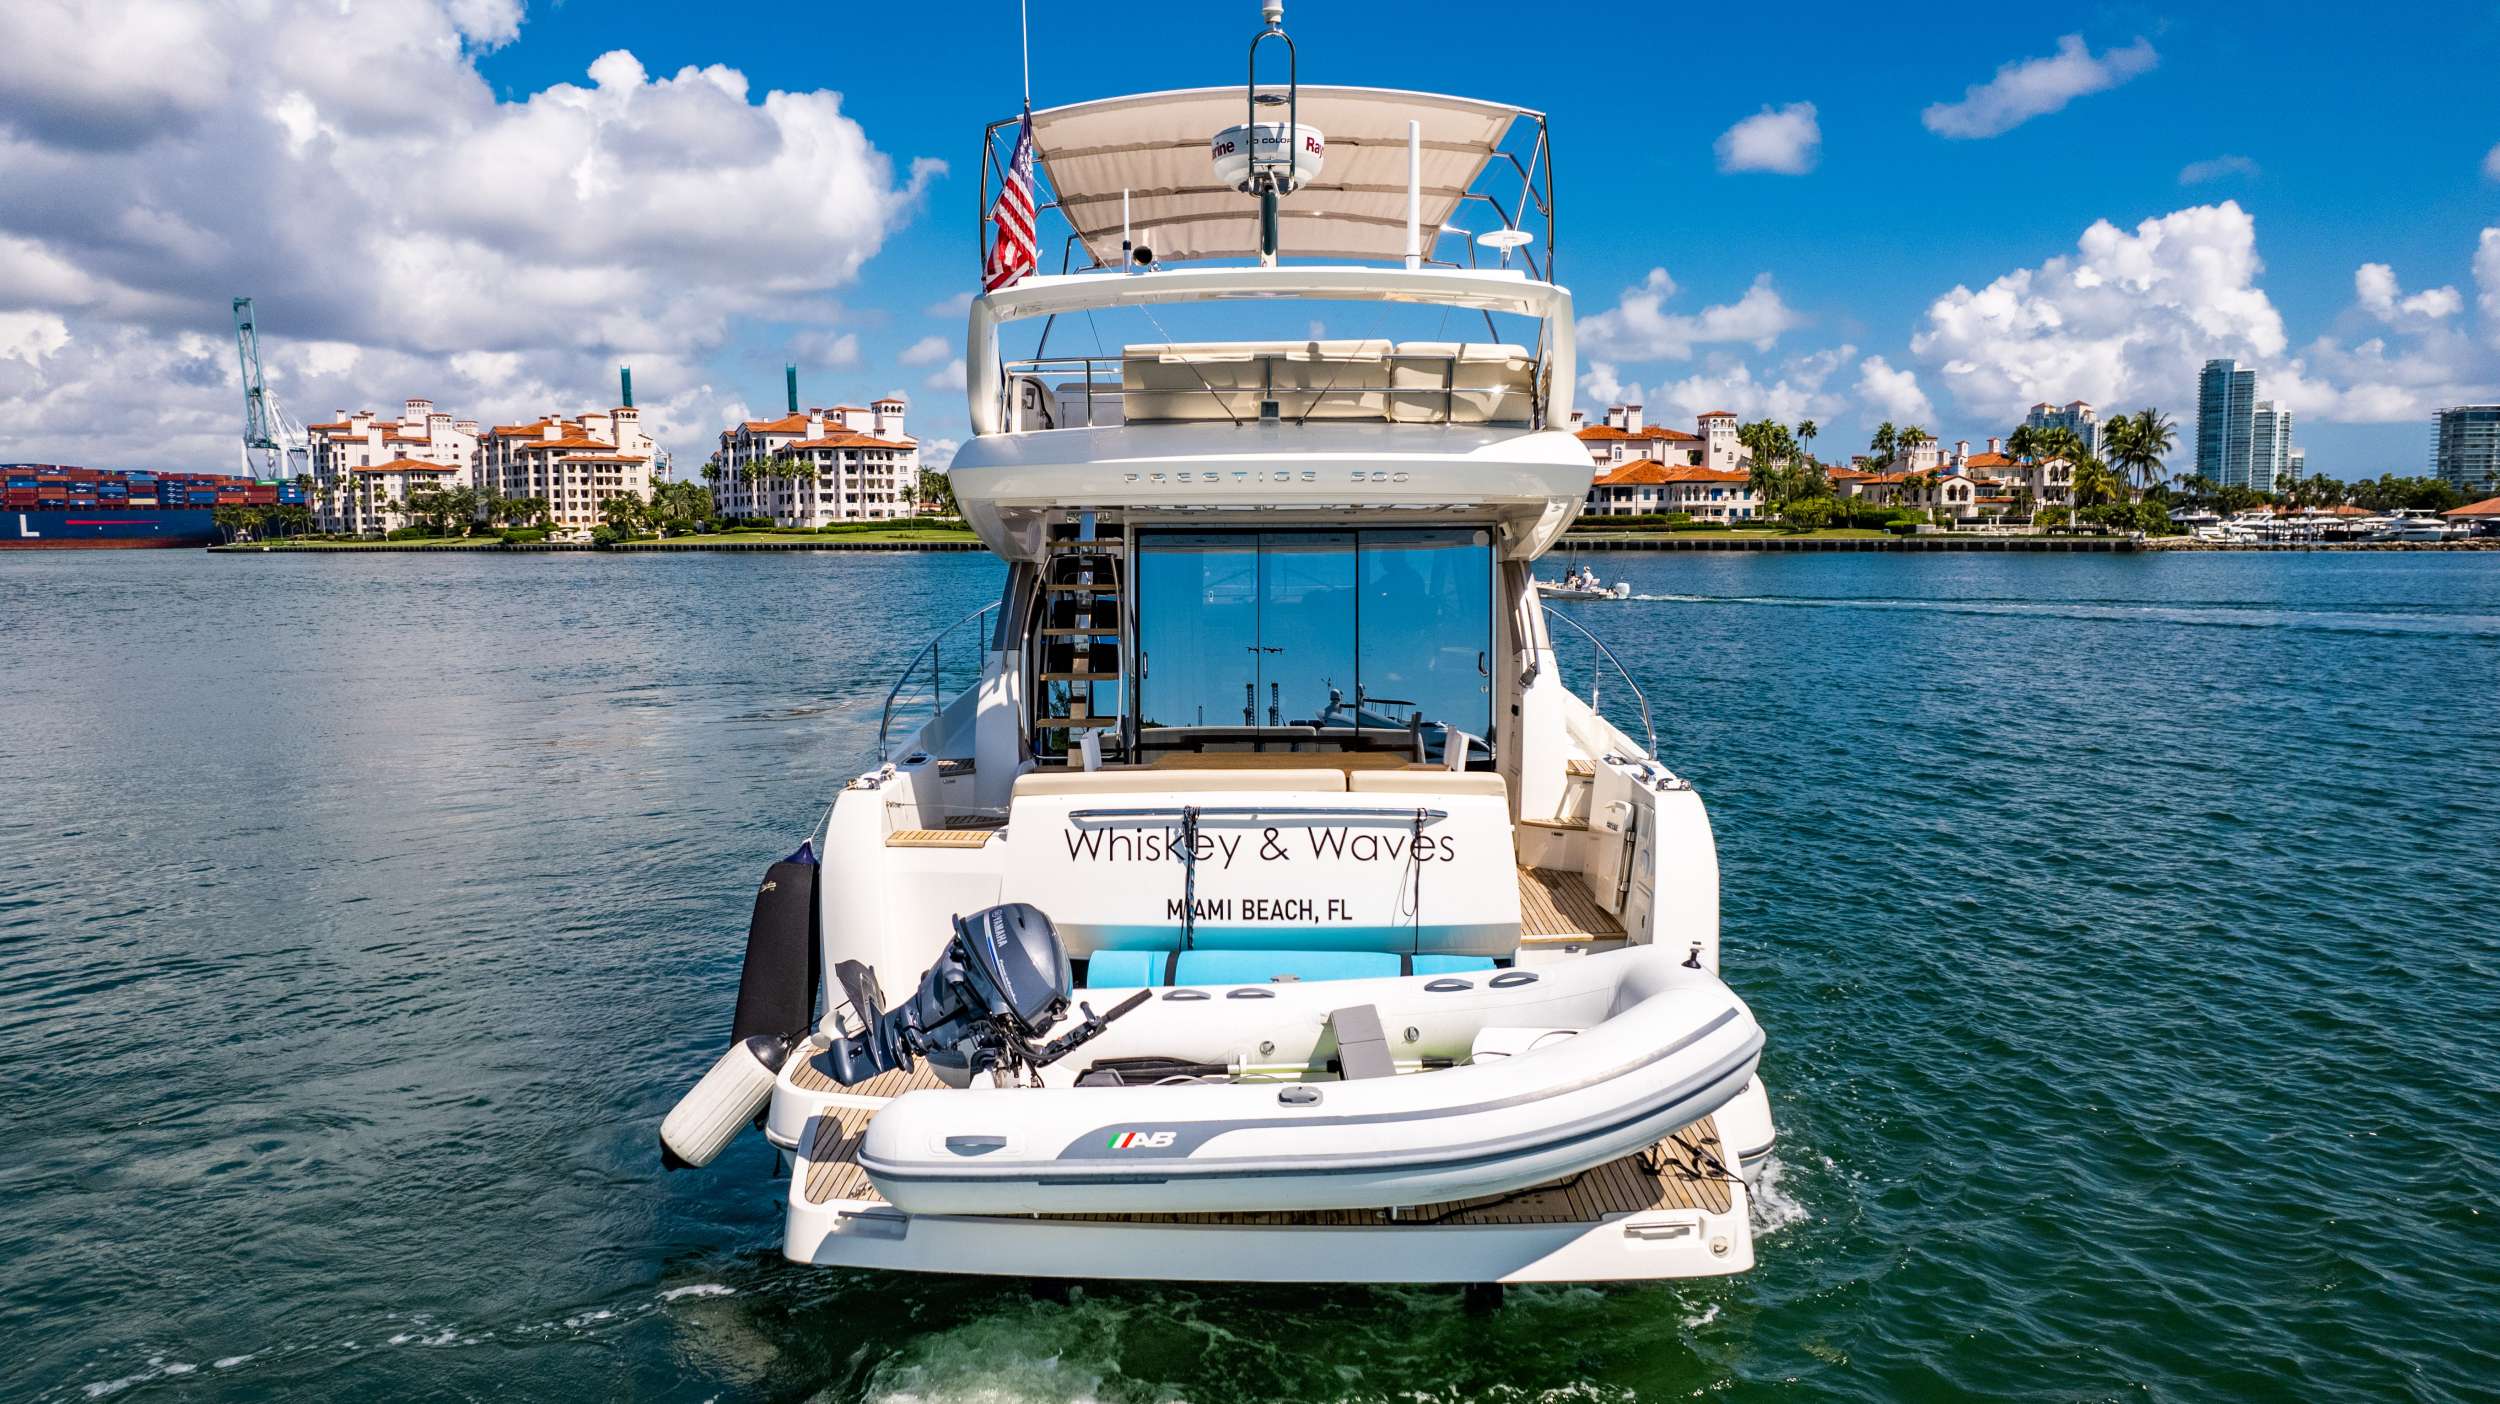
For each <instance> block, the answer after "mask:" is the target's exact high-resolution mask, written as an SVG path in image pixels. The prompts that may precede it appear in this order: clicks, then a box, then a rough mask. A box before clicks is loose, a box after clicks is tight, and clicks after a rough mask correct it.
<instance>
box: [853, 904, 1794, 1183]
mask: <svg viewBox="0 0 2500 1404" xmlns="http://www.w3.org/2000/svg"><path fill="white" fill-rule="evenodd" d="M997 952H1004V955H1003V957H1001V956H999V955H997V954H995V953H997ZM1067 968H1068V960H1067V957H1066V955H1065V953H1064V950H1063V949H1062V948H1061V947H1060V945H1059V942H1058V938H1057V936H1056V934H1055V933H1054V932H1053V930H1052V928H1051V925H1050V922H1049V921H1048V919H1047V918H1045V917H1043V916H1042V915H1041V913H1039V912H1038V911H1036V910H1035V909H1033V908H1032V907H1029V906H1025V905H1023V904H1014V905H1011V906H1008V907H1000V908H993V909H991V910H989V911H986V912H981V913H976V914H975V915H973V916H970V917H966V918H964V919H963V920H962V921H961V922H960V923H959V924H958V930H957V938H956V941H955V942H954V943H953V944H952V945H950V948H949V951H948V954H947V955H946V956H945V957H944V958H942V959H941V961H940V962H939V965H938V967H936V968H935V969H933V970H932V971H931V973H930V976H929V977H928V978H927V979H926V980H924V982H923V986H922V990H921V993H920V995H919V996H918V997H916V998H915V999H914V1000H913V1001H912V1002H911V1003H909V1004H907V1005H905V1006H903V1007H901V1008H898V1009H896V1010H895V1011H893V1012H891V1013H881V1014H879V1015H877V1016H876V1018H875V1020H874V1022H872V1023H871V1025H870V1027H868V1028H867V1030H866V1031H865V1032H863V1033H862V1034H860V1035H858V1036H855V1037H852V1038H849V1039H846V1040H842V1041H839V1042H835V1043H833V1044H831V1045H830V1046H829V1047H828V1048H827V1049H826V1053H825V1056H826V1057H827V1058H828V1059H829V1061H830V1063H831V1066H832V1069H833V1072H834V1076H835V1077H836V1079H837V1080H839V1081H842V1082H845V1083H850V1084H856V1083H859V1082H865V1081H866V1080H868V1079H869V1078H871V1077H874V1076H876V1075H879V1074H882V1073H886V1072H892V1071H906V1072H907V1071H909V1070H910V1067H911V1064H912V1061H913V1057H914V1053H913V1050H914V1049H915V1048H917V1049H919V1050H920V1056H927V1057H930V1058H931V1060H932V1065H933V1067H935V1068H936V1069H937V1070H938V1073H939V1077H940V1078H941V1079H942V1080H945V1081H947V1082H950V1083H951V1082H954V1081H955V1080H956V1077H957V1076H961V1077H964V1078H965V1079H966V1081H967V1085H966V1086H964V1087H962V1088H960V1089H959V1088H957V1087H953V1086H945V1087H931V1088H922V1089H921V1090H917V1091H910V1092H906V1093H904V1094H903V1095H902V1096H900V1097H897V1098H895V1099H894V1100H893V1101H892V1102H891V1103H890V1104H888V1105H887V1106H885V1107H884V1109H883V1110H881V1111H880V1112H878V1114H877V1116H876V1118H875V1120H874V1121H873V1122H871V1123H870V1124H869V1126H868V1128H867V1133H866V1137H865V1139H864V1141H863V1143H862V1144H861V1146H860V1147H859V1150H858V1154H857V1159H858V1164H859V1166H860V1167H861V1169H863V1170H864V1171H866V1173H867V1175H868V1178H869V1179H870V1181H871V1182H873V1183H874V1184H875V1186H876V1188H877V1191H878V1192H879V1193H880V1194H882V1195H883V1196H884V1197H885V1198H886V1200H887V1202H889V1203H891V1204H893V1205H894V1206H895V1207H896V1208H898V1209H901V1210H903V1211H904V1212H906V1213H912V1214H1071V1213H1122V1214H1163V1213H1204V1212H1247V1211H1275V1210H1309V1209H1362V1208H1374V1207H1382V1206H1389V1205H1404V1204H1432V1203H1443V1202H1448V1201H1453V1200H1462V1199H1468V1198H1472V1197H1475V1196H1479V1195H1498V1194H1506V1193H1509V1192H1511V1191H1514V1190H1521V1189H1525V1188H1528V1187H1530V1186H1533V1185H1539V1184H1544V1183H1548V1182H1551V1181H1553V1180H1556V1179H1559V1178H1562V1177H1565V1176H1569V1175H1575V1174H1578V1173H1580V1172H1582V1171H1585V1170H1588V1169H1591V1168H1592V1167H1595V1166H1598V1165H1602V1164H1604V1163H1606V1162H1607V1161H1610V1160H1614V1159H1616V1158H1618V1157H1621V1156H1624V1155H1629V1154H1632V1153H1633V1152H1636V1151H1638V1150H1640V1149H1642V1148H1643V1147H1646V1146H1649V1145H1651V1144H1653V1143H1655V1142H1657V1141H1658V1140H1659V1139H1660V1138H1661V1137H1664V1136H1667V1135H1669V1134H1671V1133H1673V1132H1675V1131H1676V1130H1678V1129H1680V1128H1682V1127H1685V1126H1688V1125H1690V1124H1692V1123H1693V1122H1695V1121H1698V1120H1700V1119H1701V1118H1703V1117H1705V1116H1708V1115H1710V1114H1711V1113H1712V1112H1715V1111H1717V1110H1718V1109H1719V1108H1721V1107H1722V1106H1725V1105H1726V1104H1727V1103H1728V1102H1730V1101H1732V1100H1733V1099H1734V1098H1735V1097H1736V1095H1737V1093H1738V1092H1739V1091H1740V1090H1741V1089H1743V1087H1744V1086H1745V1084H1746V1082H1747V1081H1748V1080H1749V1079H1750V1078H1751V1077H1752V1075H1753V1070H1754V1064H1755V1062H1756V1060H1757V1059H1758V1058H1759V1056H1760V1054H1761V1050H1762V1029H1761V1027H1760V1026H1759V1025H1758V1024H1756V1023H1755V1022H1754V1018H1753V1015H1752V1013H1751V1012H1750V1011H1749V1010H1747V1009H1746V1007H1745V1005H1744V1002H1743V1001H1742V1000H1740V999H1738V998H1737V997H1736V995H1735V994H1734V993H1733V992H1732V991H1730V990H1729V989H1728V987H1727V986H1726V985H1725V984H1723V983H1721V982H1720V980H1719V979H1718V977H1717V976H1715V975H1713V974H1710V973H1709V972H1707V971H1704V970H1701V969H1699V968H1698V967H1695V966H1688V965H1683V964H1679V963H1678V962H1677V960H1676V958H1675V956H1674V954H1673V953H1672V952H1670V951H1666V950H1662V949H1660V948H1658V947H1655V946H1641V947H1634V948H1629V949H1625V950H1621V951H1615V952H1611V953H1608V954H1605V955H1600V956H1593V957H1591V958H1589V959H1587V960H1583V961H1577V962H1571V963H1568V964H1564V965H1559V966H1556V967H1553V968H1550V969H1545V970H1520V969H1510V970H1483V971H1477V972H1471V973H1469V974H1465V975H1459V974H1441V975H1412V976H1402V977H1401V976H1393V977H1390V978H1385V979H1350V980H1324V981H1312V982H1308V983H1304V982H1298V981H1287V982H1282V983H1263V984H1256V985H1232V986H1229V987H1226V986H1222V985H1218V986H1214V987H1208V986H1199V985H1181V986H1176V987H1169V988H1154V987H1146V988H1137V989H1133V990H1132V989H1122V988H1119V987H1117V986H1114V987H1111V988H1108V989H1101V990H1100V994H1099V997H1100V998H1101V999H1103V1000H1105V1001H1106V1002H1108V1001H1111V1000H1114V999H1117V1001H1118V1002H1117V1003H1116V1004H1113V1005H1112V1006H1111V1009H1112V1012H1111V1013H1110V1014H1109V1015H1107V1016H1100V1017H1098V1016H1096V1015H1094V1014H1093V1012H1092V1010H1091V1009H1090V1008H1087V1009H1086V1010H1085V1014H1084V1017H1083V1018H1082V1019H1081V1020H1080V1021H1079V1022H1078V1023H1077V1024H1076V1025H1075V1026H1074V1028H1073V1029H1072V1030H1071V1031H1070V1032H1069V1033H1068V1034H1066V1035H1063V1036H1062V1037H1061V1038H1060V1039H1058V1040H1055V1041H1053V1042H1051V1043H1047V1044H1044V1043H1037V1042H1036V1041H1035V1040H1037V1039H1039V1038H1040V1037H1041V1036H1042V1035H1044V1034H1047V1033H1048V1032H1049V1031H1050V1027H1051V1024H1052V1021H1051V1020H1050V1019H1049V1018H1047V1017H1042V1018H1039V1019H1036V1018H1035V1017H1033V1016H1034V1015H1035V1014H1036V1013H1037V1012H1040V1013H1043V1014H1045V1016H1046V1013H1047V1011H1049V1010H1052V1009H1060V1010H1065V1009H1066V1008H1067V1005H1068V1002H1069V1000H1070V999H1071V997H1072V991H1071V989H1070V987H1069V986H1068V985H1067V984H1065V983H1063V982H1064V981H1066V980H1067V978H1068V976H1067V973H1066V972H1067ZM1140 968H1141V971H1142V970H1143V969H1144V968H1145V966H1144V963H1141V964H1140ZM1099 988H1100V987H1098V986H1093V985H1089V987H1088V989H1089V992H1091V991H1093V990H1096V989H1099ZM957 992H960V993H957ZM853 997H854V1000H855V1001H858V1000H860V999H862V998H863V996H862V995H861V994H859V993H857V992H855V993H854V996H853ZM865 998H867V999H868V1000H870V1001H871V1002H872V1003H873V996H865ZM985 1021H986V1022H985ZM924 1026H925V1027H924ZM946 1039H953V1040H955V1041H954V1042H953V1043H952V1044H948V1043H946V1042H944V1041H943V1040H946ZM1079 1046H1082V1047H1084V1048H1085V1051H1086V1056H1085V1057H1084V1058H1082V1059H1075V1058H1070V1057H1068V1056H1067V1055H1069V1054H1070V1053H1072V1052H1073V1051H1074V1050H1075V1049H1076V1048H1077V1047H1079ZM1045 1059H1046V1060H1047V1061H1043V1060H1045ZM950 1073H952V1074H954V1076H950V1075H949V1074H950ZM983 1073H987V1074H990V1077H987V1078H983V1077H979V1076H975V1075H976V1074H983ZM988 1082H994V1083H995V1085H983V1084H984V1083H988Z"/></svg>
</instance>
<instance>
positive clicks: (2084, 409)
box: [2023, 400, 2101, 458]
mask: <svg viewBox="0 0 2500 1404" xmlns="http://www.w3.org/2000/svg"><path fill="white" fill-rule="evenodd" d="M2023 423H2024V425H2026V426H2027V427H2029V428H2033V429H2070V430H2073V431H2074V435H2075V437H2076V438H2078V439H2081V440H2082V441H2083V451H2084V452H2085V453H2088V454H2090V455H2092V456H2093V457H2094V458H2098V457H2100V456H2101V416H2100V414H2099V413H2098V412H2097V411H2095V410H2094V409H2093V408H2092V406H2091V405H2090V404H2088V403H2086V402H2084V401H2082V400H2075V401H2071V402H2069V403H2067V404H2063V405H2052V404H2050V403H2048V402H2047V401H2045V400H2044V401H2042V402H2041V403H2039V404H2036V405H2033V406H2032V407H2031V413H2029V414H2026V415H2024V416H2023Z"/></svg>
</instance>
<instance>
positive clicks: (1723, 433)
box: [1699, 410, 1753, 473]
mask: <svg viewBox="0 0 2500 1404" xmlns="http://www.w3.org/2000/svg"><path fill="white" fill-rule="evenodd" d="M1699 423H1700V429H1701V438H1702V456H1701V462H1702V466H1703V467H1705V468H1710V469H1714V470H1716V471H1718V472H1722V473H1739V472H1743V471H1745V470H1747V469H1750V468H1751V467H1753V451H1752V450H1751V449H1748V448H1746V447H1745V446H1744V445H1743V444H1740V443H1738V442H1737V441H1736V416H1735V415H1732V414H1730V413H1728V412H1727V411H1726V410H1712V411H1710V413H1708V414H1705V415H1703V416H1701V419H1700V422H1699Z"/></svg>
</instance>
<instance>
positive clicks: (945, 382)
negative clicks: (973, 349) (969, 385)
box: [920, 356, 964, 390]
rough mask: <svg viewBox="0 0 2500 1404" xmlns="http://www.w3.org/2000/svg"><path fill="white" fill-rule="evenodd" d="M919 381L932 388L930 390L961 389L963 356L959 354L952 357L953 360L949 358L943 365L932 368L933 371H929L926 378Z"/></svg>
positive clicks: (962, 386) (962, 385) (962, 384)
mask: <svg viewBox="0 0 2500 1404" xmlns="http://www.w3.org/2000/svg"><path fill="white" fill-rule="evenodd" d="M920 383H921V384H923V385H925V386H927V387H929V388H930V389H932V390H961V389H963V388H964V358H963V357H961V356H957V357H956V358H955V359H953V360H951V361H949V362H947V363H946V364H945V365H942V366H940V367H938V368H937V369H936V370H933V371H931V372H929V375H928V378H927V379H925V380H923V381H921V382H920Z"/></svg>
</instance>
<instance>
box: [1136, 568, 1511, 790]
mask: <svg viewBox="0 0 2500 1404" xmlns="http://www.w3.org/2000/svg"><path fill="white" fill-rule="evenodd" d="M1492 605H1493V550H1492V545H1491V542H1490V539H1489V538H1488V537H1487V535H1486V534H1485V533H1483V532H1481V531H1474V530H1470V529H1465V528H1459V529H1423V530H1383V531H1353V532H1320V531H1308V532H1158V533H1151V534H1148V535H1145V536H1143V537H1141V539H1140V540H1139V542H1138V555H1137V608H1138V643H1139V650H1140V663H1141V668H1140V677H1139V680H1138V717H1139V720H1140V722H1141V723H1142V724H1143V725H1144V726H1146V727H1149V728H1167V727H1170V728H1196V727H1221V728H1225V729H1228V730H1230V729H1237V728H1249V729H1254V730H1257V731H1259V732H1262V733H1266V732H1274V733H1276V735H1277V736H1278V737H1279V738H1280V739H1282V738H1286V737H1290V736H1295V735H1305V736H1314V737H1318V736H1330V735H1335V736H1340V737H1343V738H1346V739H1351V740H1355V741H1358V742H1373V741H1377V742H1378V743H1379V744H1381V745H1384V746H1388V745H1401V744H1404V743H1405V738H1406V736H1407V733H1408V732H1409V729H1410V727H1412V726H1413V725H1414V724H1416V723H1417V722H1421V723H1422V724H1423V727H1424V730H1425V740H1426V742H1427V746H1428V749H1430V750H1432V751H1435V752H1437V751H1438V750H1439V747H1440V740H1441V734H1442V733H1441V727H1442V725H1443V724H1446V725H1448V726H1453V727H1456V728H1458V729H1459V730H1461V731H1466V732H1469V733H1471V734H1473V735H1476V736H1486V735H1489V734H1490V727H1491V720H1492V696H1491V681H1490V679H1489V677H1488V676H1487V674H1486V667H1487V661H1488V660H1489V659H1490V658H1491V656H1492V647H1493V638H1492V631H1493V609H1492Z"/></svg>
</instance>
